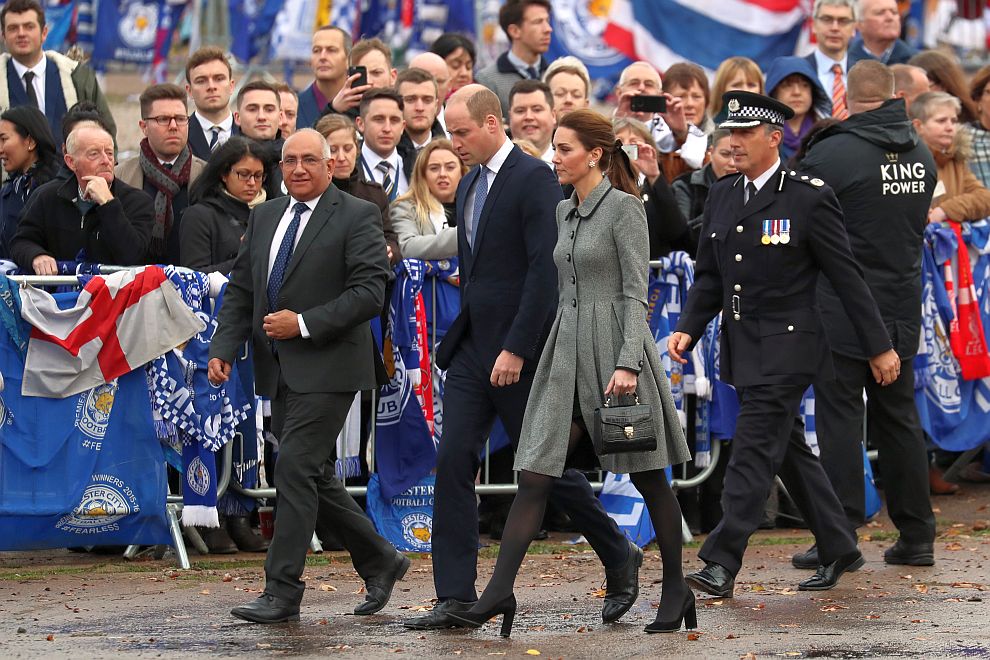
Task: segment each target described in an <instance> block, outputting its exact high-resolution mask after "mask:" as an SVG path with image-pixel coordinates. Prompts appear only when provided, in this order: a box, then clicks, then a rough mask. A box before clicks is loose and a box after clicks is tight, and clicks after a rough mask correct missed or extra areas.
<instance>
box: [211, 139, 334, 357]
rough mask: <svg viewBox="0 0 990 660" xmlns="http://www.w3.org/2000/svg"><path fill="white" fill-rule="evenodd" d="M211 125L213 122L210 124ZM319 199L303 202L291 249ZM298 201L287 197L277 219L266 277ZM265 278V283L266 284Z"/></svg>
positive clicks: (303, 332) (304, 331) (299, 316)
mask: <svg viewBox="0 0 990 660" xmlns="http://www.w3.org/2000/svg"><path fill="white" fill-rule="evenodd" d="M210 125H211V126H212V125H213V124H210ZM319 201H320V198H319V197H317V198H315V199H311V200H309V201H308V202H303V203H304V204H305V205H306V206H308V207H309V210H308V211H303V214H302V216H300V218H299V229H298V230H297V231H296V240H295V242H294V243H293V244H292V249H293V251H294V250H295V249H296V246H297V245H299V239H300V238H302V235H303V232H304V231H305V230H306V225H307V224H308V223H309V218H310V216H311V215H313V209H315V208H316V204H317V203H318V202H319ZM298 202H299V200H298V199H296V198H295V197H292V196H290V197H289V206H288V207H287V208H286V209H285V213H283V214H282V217H281V218H280V219H279V221H278V226H277V227H276V228H275V236H274V237H273V238H272V245H271V247H270V248H269V249H268V277H271V276H272V268H273V267H274V266H275V255H277V254H278V249H279V248H280V247H281V246H282V239H283V238H285V232H287V231H288V230H289V224H290V223H291V222H292V218H293V217H294V216H295V215H296V212H295V211H294V210H293V207H294V206H295V205H296V204H297V203H298ZM267 281H268V280H267V279H266V280H265V283H266V284H267ZM296 319H297V320H298V321H299V333H300V334H301V335H302V336H303V339H309V329H308V328H307V327H306V322H305V321H303V317H302V314H296Z"/></svg>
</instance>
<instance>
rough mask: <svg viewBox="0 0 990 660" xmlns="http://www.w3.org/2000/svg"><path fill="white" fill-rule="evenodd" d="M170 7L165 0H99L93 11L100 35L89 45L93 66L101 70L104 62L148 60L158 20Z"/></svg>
mask: <svg viewBox="0 0 990 660" xmlns="http://www.w3.org/2000/svg"><path fill="white" fill-rule="evenodd" d="M172 11H173V8H172V7H170V6H169V5H168V3H167V2H166V1H165V0H153V1H151V2H147V1H144V0H116V1H114V0H103V2H100V3H99V7H98V9H97V13H96V30H97V33H98V34H99V35H100V38H99V39H96V40H95V41H94V45H93V67H94V68H95V69H97V70H103V69H105V68H106V65H107V63H108V62H128V63H132V64H151V62H152V59H153V58H154V54H155V40H156V38H157V36H158V25H159V22H161V21H162V20H163V19H165V17H166V16H167V15H171V12H172Z"/></svg>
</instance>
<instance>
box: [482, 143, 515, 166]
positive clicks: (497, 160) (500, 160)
mask: <svg viewBox="0 0 990 660" xmlns="http://www.w3.org/2000/svg"><path fill="white" fill-rule="evenodd" d="M514 146H515V145H514V144H512V140H510V139H509V138H505V142H503V143H502V146H501V147H499V148H498V151H496V152H495V154H494V155H493V156H492V157H491V158H489V159H488V162H487V163H485V167H487V168H488V169H489V170H491V171H492V174H496V175H497V174H498V171H499V170H500V169H502V165H504V164H505V159H506V158H508V157H509V153H510V152H511V151H512V148H513V147H514Z"/></svg>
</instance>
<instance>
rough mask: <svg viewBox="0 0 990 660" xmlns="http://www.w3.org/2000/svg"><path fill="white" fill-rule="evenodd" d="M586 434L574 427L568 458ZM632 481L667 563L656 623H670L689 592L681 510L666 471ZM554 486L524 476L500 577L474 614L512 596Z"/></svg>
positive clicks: (502, 554) (509, 523)
mask: <svg viewBox="0 0 990 660" xmlns="http://www.w3.org/2000/svg"><path fill="white" fill-rule="evenodd" d="M582 435H583V430H582V429H581V428H580V427H579V426H577V425H576V424H572V425H571V433H570V438H569V440H568V444H567V454H568V456H570V454H571V453H572V452H573V451H574V447H575V446H576V445H577V442H578V440H579V439H580V438H581V437H582ZM630 476H631V478H632V482H633V485H634V486H636V490H638V491H639V492H640V494H641V495H642V496H643V500H644V501H645V502H646V508H647V510H648V511H649V512H650V519H651V520H652V521H653V528H654V530H656V535H657V544H658V545H659V546H660V556H661V557H662V560H663V578H664V579H663V596H662V597H661V599H660V610H659V612H658V613H657V618H658V619H661V620H669V619H672V618H675V617H676V616H677V615H678V613H679V612H680V610H681V607H682V605H683V603H684V600H685V599H686V598H687V596H688V594H689V593H690V590H689V588H688V586H687V584H686V583H685V582H684V575H683V573H682V571H681V509H680V506H679V505H678V504H677V498H676V497H675V496H674V492H673V491H672V490H671V489H670V484H669V483H667V478H666V476H665V475H664V473H663V470H650V471H647V472H635V473H633V474H632V475H630ZM553 482H554V477H551V476H548V475H545V474H538V473H536V472H529V471H526V470H523V471H522V472H521V473H520V474H519V492H518V493H516V497H515V499H514V500H513V501H512V508H511V509H510V510H509V518H508V520H507V521H506V523H505V531H504V532H503V533H502V544H501V546H499V551H498V560H497V561H496V562H495V572H494V573H493V574H492V578H491V580H490V581H489V582H488V586H487V587H485V591H484V593H482V594H481V598H479V599H478V602H477V604H476V605H475V606H474V607H473V608H472V609H473V610H474V611H476V612H483V611H485V610H488V609H490V608H492V607H493V606H494V605H495V604H496V603H498V602H499V601H500V600H502V599H503V598H507V597H508V596H509V594H511V593H512V586H513V583H514V582H515V580H516V574H517V573H518V572H519V567H520V566H521V565H522V562H523V559H524V558H525V557H526V550H527V549H528V548H529V544H530V542H531V541H532V540H533V537H534V536H536V534H537V533H538V532H539V531H540V525H541V524H542V522H543V513H544V510H545V509H546V505H547V498H548V497H549V496H550V489H551V488H552V487H553Z"/></svg>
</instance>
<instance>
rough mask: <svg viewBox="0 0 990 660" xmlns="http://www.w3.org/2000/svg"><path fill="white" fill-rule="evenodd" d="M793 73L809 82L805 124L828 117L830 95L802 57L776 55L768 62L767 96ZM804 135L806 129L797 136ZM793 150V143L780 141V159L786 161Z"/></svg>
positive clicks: (801, 136)
mask: <svg viewBox="0 0 990 660" xmlns="http://www.w3.org/2000/svg"><path fill="white" fill-rule="evenodd" d="M794 74H798V75H801V76H804V77H805V78H806V79H807V80H808V82H809V83H810V84H811V109H810V110H809V111H808V114H810V115H811V122H809V123H807V124H806V125H805V126H806V127H810V126H811V124H813V123H814V122H815V121H818V120H819V119H821V118H823V117H830V116H831V115H832V97H831V96H829V94H828V93H827V92H826V91H825V88H824V87H822V83H821V81H820V80H819V79H818V74H817V73H816V72H815V67H813V66H812V65H811V64H809V63H808V60H807V59H805V58H803V57H791V56H788V57H778V58H777V59H775V60H774V61H773V62H771V63H770V68H769V69H767V79H766V89H767V96H773V92H774V90H775V89H777V87H778V86H779V85H780V83H781V82H783V81H784V79H785V78H787V77H788V76H791V75H794ZM785 135H786V133H785ZM805 135H806V131H802V132H801V133H800V134H798V136H797V137H798V139H799V140H800V139H801V138H804V136H805ZM795 151H797V149H796V148H794V146H793V145H792V146H791V147H788V146H786V145H785V143H784V141H781V143H780V155H781V160H784V161H787V160H788V159H789V158H790V157H791V156H793V155H794V152H795Z"/></svg>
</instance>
